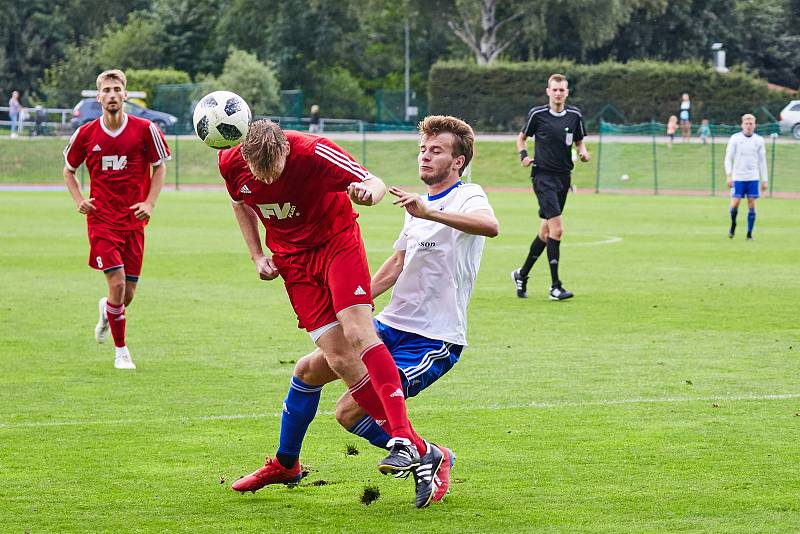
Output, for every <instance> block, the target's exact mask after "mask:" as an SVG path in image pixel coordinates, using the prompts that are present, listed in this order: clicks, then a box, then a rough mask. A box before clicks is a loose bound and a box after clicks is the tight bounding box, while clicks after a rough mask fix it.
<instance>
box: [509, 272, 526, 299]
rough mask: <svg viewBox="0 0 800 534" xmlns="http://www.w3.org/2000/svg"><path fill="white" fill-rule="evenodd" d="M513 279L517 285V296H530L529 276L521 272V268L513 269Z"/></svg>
mask: <svg viewBox="0 0 800 534" xmlns="http://www.w3.org/2000/svg"><path fill="white" fill-rule="evenodd" d="M511 279H512V280H513V281H514V285H515V286H517V296H518V297H519V298H521V299H526V298H528V277H527V276H524V277H523V276H522V275H521V274H519V269H514V270H513V271H511Z"/></svg>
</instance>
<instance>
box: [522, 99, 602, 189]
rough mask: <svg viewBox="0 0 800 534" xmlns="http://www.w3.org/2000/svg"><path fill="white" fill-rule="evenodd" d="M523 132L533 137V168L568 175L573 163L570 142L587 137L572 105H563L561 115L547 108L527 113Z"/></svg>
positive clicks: (579, 115) (537, 108) (578, 111)
mask: <svg viewBox="0 0 800 534" xmlns="http://www.w3.org/2000/svg"><path fill="white" fill-rule="evenodd" d="M522 133H523V134H525V136H526V137H533V138H534V139H533V141H534V155H533V169H532V172H531V174H535V173H536V171H537V170H541V171H544V172H549V173H553V174H559V175H569V174H570V173H571V172H572V168H573V167H574V165H573V163H572V143H575V142H577V141H580V140H581V139H583V138H584V136H585V135H586V127H585V126H584V125H583V116H582V115H581V112H580V110H579V109H578V108H576V107H575V106H565V107H564V109H563V110H561V112H560V113H556V112H555V111H552V110H551V109H550V106H536V107H533V108H531V110H530V111H529V112H528V121H527V122H526V123H525V128H524V129H523V130H522Z"/></svg>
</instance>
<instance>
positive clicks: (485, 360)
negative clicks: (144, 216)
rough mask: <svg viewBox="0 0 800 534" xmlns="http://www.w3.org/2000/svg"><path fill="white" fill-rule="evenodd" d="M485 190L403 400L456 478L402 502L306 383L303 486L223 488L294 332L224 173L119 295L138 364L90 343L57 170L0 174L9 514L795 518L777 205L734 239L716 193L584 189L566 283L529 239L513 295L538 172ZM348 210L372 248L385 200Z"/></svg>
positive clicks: (2, 407)
mask: <svg viewBox="0 0 800 534" xmlns="http://www.w3.org/2000/svg"><path fill="white" fill-rule="evenodd" d="M491 200H492V202H493V205H494V207H495V210H496V212H497V214H498V217H499V219H500V221H501V235H500V236H499V237H498V238H496V239H494V240H489V241H488V242H487V247H486V251H485V253H484V257H483V263H482V268H481V273H480V275H479V279H478V285H477V289H476V292H475V294H474V297H473V301H472V305H471V308H470V331H469V337H470V341H471V345H470V347H469V348H468V349H467V350H466V351H465V352H464V355H463V357H462V361H461V362H460V363H459V364H458V365H457V366H456V367H455V368H454V370H453V371H452V372H451V373H449V374H448V375H447V376H446V377H445V378H443V379H442V380H441V382H440V383H437V384H436V385H435V386H433V387H432V388H430V389H429V390H428V391H426V392H425V393H424V394H423V395H421V396H420V397H419V398H417V399H414V400H412V401H410V403H409V406H410V415H411V418H412V421H413V422H414V424H415V426H416V427H417V429H418V430H419V431H420V432H421V433H422V434H423V435H425V436H429V437H431V438H433V439H436V440H440V441H441V442H442V443H444V444H446V445H448V446H450V447H452V448H453V449H454V450H455V451H456V453H457V454H458V461H457V464H456V468H455V471H454V477H455V479H454V484H453V486H452V494H451V495H450V496H448V498H447V499H446V500H445V502H444V503H442V504H439V505H436V506H432V507H431V508H429V509H427V510H422V511H417V510H415V509H414V506H413V485H412V483H411V482H410V481H396V480H393V479H389V478H386V477H382V476H380V475H379V474H378V472H377V470H376V469H375V468H374V465H375V462H376V461H377V460H378V459H379V458H380V451H378V450H377V449H374V448H371V447H370V446H369V445H367V444H365V443H362V442H360V441H359V440H358V439H357V438H355V437H353V436H351V435H350V434H348V433H346V432H345V431H344V430H342V429H341V428H339V427H338V426H337V424H336V422H335V420H334V418H333V416H332V410H333V406H334V403H335V400H336V398H337V397H338V395H339V394H340V393H341V392H342V386H341V385H340V384H332V385H330V386H327V387H326V388H325V390H324V392H323V398H322V402H321V406H320V410H321V413H320V414H319V416H318V417H317V420H316V421H315V422H314V423H313V425H312V426H311V429H310V431H309V435H308V438H307V440H306V445H305V448H304V452H303V461H304V463H307V464H308V465H309V466H310V467H311V468H312V471H311V474H310V475H309V477H308V478H307V479H306V481H305V482H304V483H302V484H301V485H300V486H298V487H297V488H294V489H287V488H284V487H268V488H265V489H264V490H262V491H260V492H258V493H256V494H255V495H250V494H248V495H245V496H240V495H235V494H233V492H231V491H230V489H229V485H230V482H231V481H233V480H234V479H235V478H236V477H238V476H239V475H242V474H245V473H247V472H249V471H250V470H252V469H254V468H255V467H256V466H257V465H258V464H259V463H260V462H261V461H262V459H263V456H264V455H265V454H272V453H273V451H274V448H275V446H276V442H277V431H278V424H279V418H278V416H277V414H279V412H280V410H281V401H282V399H283V397H284V395H285V392H286V388H287V383H288V378H289V376H290V374H291V368H292V365H291V364H290V363H281V361H284V362H285V361H287V360H293V359H296V358H297V357H299V356H301V355H302V354H304V353H305V352H306V351H309V350H311V348H312V345H311V342H310V341H309V339H308V337H307V335H306V334H304V333H303V332H301V331H299V330H297V329H296V327H295V319H294V316H293V314H292V312H291V309H290V307H289V304H288V301H287V299H286V296H285V294H284V292H283V289H282V286H281V285H280V283H279V282H272V283H266V282H260V281H258V280H257V279H256V277H255V273H254V269H253V267H252V265H251V263H250V262H249V259H248V258H247V253H246V250H245V247H244V244H243V242H242V240H241V237H240V236H239V232H238V229H237V226H236V223H235V221H234V219H233V216H232V214H231V212H230V207H229V203H228V201H227V200H226V196H225V194H224V193H210V192H209V193H199V192H198V193H191V192H180V193H174V192H165V193H164V194H163V195H162V197H161V201H160V203H159V206H158V209H157V212H156V214H155V216H154V219H153V222H152V224H151V225H150V226H149V227H148V230H147V232H148V233H147V257H146V261H145V269H144V273H143V278H142V282H141V284H140V288H139V293H138V295H137V298H136V301H135V302H134V304H133V305H132V306H131V308H130V310H129V312H128V313H127V315H128V318H129V336H128V341H129V346H130V347H131V350H132V353H133V356H134V359H135V361H136V363H137V365H138V369H137V370H136V371H135V372H122V371H116V370H115V369H114V368H113V366H112V358H113V349H112V348H111V347H110V346H108V345H104V346H99V345H96V344H95V343H94V341H93V339H92V331H93V327H94V323H95V321H96V303H97V299H98V298H99V297H100V296H101V294H102V293H103V286H104V283H103V281H102V277H101V276H100V275H98V274H97V273H94V272H93V271H91V270H90V269H89V268H88V267H86V265H85V262H86V255H87V248H88V247H87V242H86V237H85V228H84V222H83V220H82V218H81V217H80V216H78V215H77V214H75V213H74V210H73V206H72V203H71V202H70V201H69V199H68V197H67V195H66V193H63V192H62V193H8V192H6V193H2V202H3V210H2V211H0V242H2V248H0V272H2V276H0V295H1V296H2V300H1V301H0V473H2V484H1V485H0V525H2V528H0V530H2V531H3V532H19V533H22V532H24V531H29V532H164V531H168V532H234V531H243V532H401V531H402V532H587V531H592V532H667V531H672V532H675V531H680V532H742V533H751V532H791V531H796V530H797V528H798V527H797V525H798V524H800V504H798V499H797V496H798V494H800V470H798V463H799V462H800V448H798V445H797V444H798V443H799V442H800V417H799V416H798V415H797V414H798V413H800V397H799V396H798V395H800V387H799V386H798V380H797V377H798V376H800V359H798V357H797V354H798V350H800V327H798V321H797V317H798V304H797V303H798V302H800V286H798V284H797V265H798V263H800V248H798V246H797V243H798V241H797V235H796V228H795V227H796V224H795V223H796V216H795V214H794V213H795V211H796V210H795V206H794V203H793V202H791V201H788V200H779V199H774V200H763V201H762V202H761V203H760V204H759V219H758V223H757V228H756V241H753V242H745V241H744V240H743V239H741V236H739V237H737V238H736V239H734V240H728V239H727V238H726V237H725V232H726V224H727V221H726V219H727V208H726V203H725V201H724V200H722V199H712V198H701V197H697V198H679V197H655V196H645V197H624V196H616V195H607V196H603V195H599V196H596V195H577V196H574V197H573V198H571V199H570V202H569V205H568V210H567V217H566V234H565V238H564V245H563V248H562V274H563V278H564V280H565V283H566V286H567V287H568V288H569V289H571V290H572V291H574V292H575V293H576V295H577V296H576V297H575V298H574V299H573V300H572V301H567V302H562V303H552V302H549V301H548V300H547V298H546V289H547V286H548V276H547V275H546V269H547V265H546V263H545V262H540V264H537V265H536V267H535V269H534V272H533V279H532V281H531V283H530V288H529V290H530V294H531V297H530V298H529V299H527V300H521V299H517V298H516V297H515V296H514V292H513V287H512V284H511V281H510V279H509V274H508V273H509V272H510V271H511V269H512V268H514V267H515V266H517V265H519V263H520V262H521V260H522V258H523V256H524V254H525V252H526V251H527V247H528V244H529V240H530V238H531V233H532V230H533V228H535V226H536V225H537V221H536V219H535V209H534V204H535V201H534V199H533V197H532V195H529V194H519V193H517V194H515V193H494V194H491ZM362 212H363V216H362V218H361V219H360V221H361V223H362V228H363V229H364V234H365V239H366V243H367V252H368V255H369V259H370V262H371V265H372V267H373V268H375V267H376V266H378V265H379V264H380V263H381V262H382V260H383V259H384V258H385V257H386V256H387V255H388V254H389V253H390V251H391V245H392V242H393V240H394V238H395V236H396V234H397V232H398V230H399V228H400V225H401V221H402V217H401V214H400V210H399V209H398V208H396V207H394V206H392V205H390V204H389V203H383V204H381V205H379V206H377V207H374V208H368V209H363V210H362ZM740 222H742V223H743V222H744V221H740ZM615 237H616V238H621V240H619V241H615V242H610V243H605V244H603V242H604V241H608V240H611V238H615ZM385 302H386V299H385V297H382V298H381V299H379V301H378V303H377V305H378V306H379V307H380V306H382V305H384V304H385ZM350 444H355V445H356V446H357V447H358V448H359V450H360V452H361V453H360V454H359V455H357V456H348V455H346V454H345V451H346V448H347V446H348V445H350ZM223 479H224V483H222V480H223ZM317 480H324V481H326V482H327V484H326V485H321V486H314V485H312V484H311V482H313V481H317ZM372 485H376V486H378V487H379V489H380V494H381V495H380V498H379V499H378V500H376V501H375V502H374V503H372V504H371V505H370V506H364V505H363V504H361V503H360V502H359V499H360V496H361V492H362V490H363V488H364V487H365V486H372Z"/></svg>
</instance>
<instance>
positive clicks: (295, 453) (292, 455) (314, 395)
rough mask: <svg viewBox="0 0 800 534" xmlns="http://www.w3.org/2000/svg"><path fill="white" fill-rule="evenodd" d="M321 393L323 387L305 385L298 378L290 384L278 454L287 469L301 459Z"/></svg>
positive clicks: (284, 407) (285, 401)
mask: <svg viewBox="0 0 800 534" xmlns="http://www.w3.org/2000/svg"><path fill="white" fill-rule="evenodd" d="M321 392H322V386H310V385H308V384H304V383H303V381H302V380H300V379H299V378H297V377H296V376H293V377H292V380H291V381H290V382H289V393H287V395H286V399H284V401H283V415H282V416H281V432H280V438H279V441H278V453H277V454H276V457H277V459H278V461H279V462H280V464H281V465H282V466H284V467H286V468H287V469H288V468H290V467H292V466H293V465H294V464H295V462H297V460H298V459H299V458H300V448H301V447H302V446H303V438H305V435H306V430H308V425H310V424H311V421H313V420H314V416H315V415H316V414H317V407H318V406H319V398H320V395H321ZM287 464H288V465H287Z"/></svg>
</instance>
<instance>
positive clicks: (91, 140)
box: [64, 113, 171, 230]
mask: <svg viewBox="0 0 800 534" xmlns="http://www.w3.org/2000/svg"><path fill="white" fill-rule="evenodd" d="M170 158H171V156H170V153H169V147H168V146H167V142H166V141H165V140H164V135H163V134H162V133H161V130H159V129H158V127H157V126H156V125H155V124H153V123H152V122H150V121H148V120H146V119H140V118H139V117H134V116H133V115H129V114H127V113H126V114H125V115H124V117H123V119H122V126H121V127H120V128H119V130H116V131H111V130H109V129H108V128H106V126H105V124H103V117H100V118H98V119H95V120H93V121H92V122H89V123H87V124H84V125H83V126H81V127H80V128H78V129H77V130H76V131H75V133H74V134H72V137H71V138H70V140H69V144H68V145H67V148H66V149H64V159H65V160H66V163H67V168H68V169H70V170H73V171H74V170H76V169H77V168H78V167H80V165H81V163H83V162H84V161H85V162H86V168H87V169H88V171H89V179H90V186H91V191H90V193H89V197H90V198H94V206H95V209H94V210H92V211H90V212H89V213H88V214H87V215H86V221H87V223H88V224H89V225H93V226H105V227H109V228H115V229H118V230H135V229H137V228H142V227H143V226H144V221H140V220H139V219H137V218H136V217H135V216H134V215H133V213H134V211H135V210H132V209H130V207H131V206H133V205H134V204H136V203H137V202H142V201H143V200H145V199H146V198H147V195H148V193H149V192H150V167H151V166H156V165H161V164H162V163H163V162H164V161H166V160H168V159H170Z"/></svg>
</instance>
